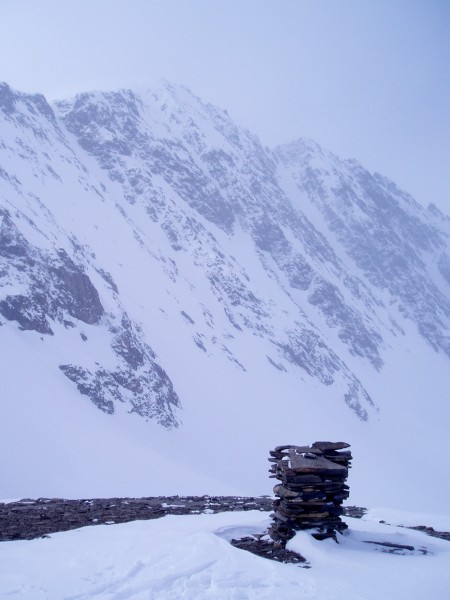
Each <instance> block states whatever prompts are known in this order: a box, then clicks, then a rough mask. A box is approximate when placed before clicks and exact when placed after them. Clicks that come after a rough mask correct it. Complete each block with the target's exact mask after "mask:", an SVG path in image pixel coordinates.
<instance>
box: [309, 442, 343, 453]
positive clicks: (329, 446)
mask: <svg viewBox="0 0 450 600" xmlns="http://www.w3.org/2000/svg"><path fill="white" fill-rule="evenodd" d="M312 447H313V448H317V449H318V450H322V452H323V451H326V450H343V449H344V448H350V444H347V442H314V444H313V445H312Z"/></svg>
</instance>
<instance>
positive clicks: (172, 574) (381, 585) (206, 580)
mask: <svg viewBox="0 0 450 600" xmlns="http://www.w3.org/2000/svg"><path fill="white" fill-rule="evenodd" d="M381 519H384V520H386V521H389V522H391V523H394V522H395V523H398V524H404V525H418V524H426V525H429V526H433V527H435V529H441V530H444V529H445V530H447V531H448V530H449V529H450V517H442V518H438V517H426V516H423V515H408V514H407V513H400V512H395V513H394V512H392V511H391V512H388V511H370V512H369V513H368V515H366V516H365V518H364V519H352V518H348V519H346V521H347V523H348V525H349V531H348V532H347V533H346V534H345V535H344V536H339V541H340V543H339V544H336V543H335V542H333V541H332V540H327V541H323V542H318V541H316V540H314V539H313V538H311V536H310V535H309V534H308V533H306V532H302V533H300V534H298V535H297V536H296V537H295V538H294V539H293V540H291V542H290V544H289V546H288V547H290V548H291V549H293V550H297V551H298V552H300V553H301V554H302V555H303V556H304V557H305V558H306V559H307V560H308V566H309V567H310V568H304V566H299V565H289V564H280V563H276V562H274V561H270V560H267V559H264V558H260V557H258V556H255V555H253V554H250V553H248V552H245V551H243V550H238V549H237V548H234V547H233V546H231V545H230V544H229V543H228V540H230V539H231V538H239V537H243V536H245V535H251V534H252V533H261V532H263V531H264V530H265V529H267V526H268V524H269V519H268V518H267V515H266V514H264V513H261V512H259V511H252V512H229V513H220V514H199V515H189V516H167V517H164V518H161V519H156V520H152V521H135V522H132V523H124V524H120V525H101V526H96V527H84V528H81V529H77V530H73V531H69V532H65V533H57V534H52V535H51V536H50V537H49V538H42V539H36V540H32V541H17V542H4V543H2V544H0V598H2V599H3V598H4V599H6V598H8V599H11V598H20V599H21V600H28V599H29V600H44V599H45V600H88V599H99V600H100V599H101V600H119V599H120V600H125V599H133V600H144V599H145V600H156V599H167V600H169V599H174V600H175V599H176V600H181V599H190V600H200V599H209V598H214V599H218V600H222V599H223V600H225V599H226V600H234V599H238V598H239V599H253V598H254V599H258V600H259V599H264V598H266V599H270V600H275V599H280V600H290V599H291V598H292V599H296V600H298V599H301V598H308V599H312V598H314V599H320V600H344V599H345V600H372V599H373V600H380V599H385V600H390V599H395V600H403V599H405V600H406V599H408V600H414V599H423V598H433V600H444V599H447V598H448V597H449V592H450V572H449V568H448V567H449V565H450V543H449V542H447V541H444V540H440V539H436V538H432V537H429V536H427V535H426V534H424V533H421V532H418V531H413V530H410V529H405V528H402V527H398V526H393V525H387V524H382V523H379V521H380V520H381ZM364 540H371V541H378V542H390V543H394V544H401V545H403V546H414V551H412V550H405V551H404V552H405V553H404V554H401V555H396V554H390V553H387V552H385V551H382V547H381V546H377V545H374V544H367V543H365V542H364Z"/></svg>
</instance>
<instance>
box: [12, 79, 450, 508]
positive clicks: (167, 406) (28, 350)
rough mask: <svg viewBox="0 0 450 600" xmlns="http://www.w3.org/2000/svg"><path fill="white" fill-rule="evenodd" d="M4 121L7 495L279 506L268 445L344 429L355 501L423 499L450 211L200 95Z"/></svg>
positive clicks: (90, 96)
mask: <svg viewBox="0 0 450 600" xmlns="http://www.w3.org/2000/svg"><path fill="white" fill-rule="evenodd" d="M0 109H1V110H0V118H1V125H0V202H1V207H0V210H1V225H0V261H1V262H0V265H1V267H0V268H1V271H0V272H1V279H0V286H1V287H0V325H1V327H0V344H1V346H0V347H1V352H2V361H1V363H2V380H3V382H4V400H3V401H2V410H1V413H2V420H3V419H5V421H4V422H5V423H8V425H7V427H6V429H7V431H6V433H5V435H4V437H3V442H4V444H5V450H2V453H1V454H2V460H3V459H6V460H5V465H4V467H2V468H3V470H4V473H5V474H6V475H5V478H4V480H3V484H2V485H3V486H4V488H3V489H1V488H0V496H3V497H5V496H6V497H7V496H9V497H11V496H20V495H83V494H84V495H95V494H97V495H107V494H112V493H125V494H128V495H133V494H151V493H168V492H172V493H177V492H178V493H189V492H191V493H202V492H204V491H216V490H219V489H220V491H224V490H226V491H229V490H230V489H232V488H233V489H234V490H236V491H238V492H239V493H245V492H249V493H270V484H269V482H268V480H267V474H266V469H265V459H266V454H267V452H268V450H269V449H270V448H271V447H272V446H274V445H278V444H283V443H294V444H297V443H299V444H303V443H310V442H312V441H314V440H315V439H320V438H324V437H326V438H329V439H336V438H346V439H347V438H348V441H350V442H352V443H353V444H354V445H356V449H354V454H355V457H356V461H355V462H357V457H358V453H359V455H360V458H361V462H360V466H359V467H357V465H356V464H355V471H358V469H359V471H358V477H357V478H356V489H357V490H358V493H361V498H362V497H363V495H364V493H365V492H366V491H368V490H371V491H373V490H378V492H379V497H380V499H382V498H383V493H382V492H381V491H380V486H379V478H380V477H381V476H383V477H385V478H386V484H387V486H386V487H387V488H391V487H392V486H394V488H395V483H396V482H397V483H398V486H397V487H402V492H401V493H400V494H399V496H398V497H401V498H404V497H405V495H409V496H412V495H414V497H415V498H416V499H417V502H419V503H420V502H422V500H423V498H426V496H427V493H426V491H425V488H426V486H427V485H428V484H429V483H430V485H431V483H432V482H433V481H435V478H436V473H439V472H442V470H443V469H444V468H445V463H446V461H448V458H446V456H447V454H448V453H446V452H445V450H444V449H445V448H446V445H445V444H446V431H445V429H446V427H445V423H446V422H447V423H448V420H447V419H448V417H449V416H450V415H449V407H448V402H446V400H447V398H446V396H447V395H448V389H449V384H450V369H449V368H448V367H449V358H450V293H449V292H450V249H449V240H450V219H449V218H448V217H446V216H445V215H443V214H442V213H440V212H439V211H438V210H437V209H435V208H434V207H430V208H429V209H424V208H422V207H421V206H419V205H418V204H417V203H416V202H415V201H414V200H413V199H412V198H411V197H410V196H409V195H408V194H406V193H404V192H402V191H401V190H399V189H398V188H397V187H396V186H395V184H394V183H392V182H391V181H389V180H387V179H385V178H384V177H382V176H381V175H379V174H371V173H369V172H368V171H366V170H365V169H364V168H363V167H362V166H361V165H360V164H359V163H357V162H356V161H354V160H340V159H339V158H338V157H336V156H334V155H333V154H331V153H328V152H326V151H324V150H322V149H321V148H320V147H319V146H318V145H317V144H316V143H314V142H311V141H306V140H299V141H297V142H293V143H292V144H288V145H286V146H281V147H278V148H276V149H274V150H269V149H267V148H263V147H262V145H261V144H260V142H259V140H258V138H257V137H255V136H254V135H252V134H251V133H250V132H248V131H246V130H243V129H241V128H239V127H237V126H236V125H235V124H234V123H233V121H232V120H231V118H230V117H229V115H228V114H227V113H226V111H222V110H219V109H217V108H215V107H213V106H211V105H209V104H204V103H203V102H202V101H201V100H200V99H198V98H197V97H195V96H194V95H192V93H191V92H189V91H188V90H186V89H185V88H182V87H174V86H171V85H169V84H161V85H160V86H159V87H155V88H154V89H151V90H146V91H143V92H142V93H139V94H137V93H135V92H133V91H131V90H120V91H116V92H96V93H82V94H79V95H78V96H76V97H75V98H72V99H69V100H63V101H59V102H56V103H54V104H53V105H50V104H49V103H48V102H47V100H46V99H45V98H44V97H43V96H42V95H40V94H37V95H30V94H23V93H19V92H16V91H13V90H12V89H11V88H10V87H8V86H7V85H6V84H2V85H1V86H0ZM98 409H99V410H98ZM161 426H162V427H161ZM419 443H420V444H421V446H420V447H419ZM424 445H426V452H428V451H429V447H430V446H431V445H433V448H434V449H435V451H436V453H437V455H438V456H439V458H433V461H430V460H429V458H427V456H426V453H424V448H423V446H424ZM433 454H434V453H433ZM239 461H240V462H239ZM431 462H432V464H430V463H431ZM435 463H436V464H435ZM447 464H448V463H447ZM399 470H400V471H401V472H402V473H403V474H404V475H402V477H400V479H399V477H398V472H399ZM416 472H420V473H421V480H420V481H417V480H416V477H415V473H416ZM399 482H401V483H399ZM350 484H351V485H352V482H350ZM177 485H178V486H179V487H178V488H177ZM436 485H437V489H439V490H441V493H439V494H438V498H437V499H436V500H432V499H430V503H431V504H433V502H434V505H435V506H436V507H439V506H441V503H442V502H443V497H442V494H444V495H445V493H448V488H446V487H445V486H446V484H441V483H436ZM196 486H197V487H196ZM198 486H203V489H201V490H200V489H198ZM264 486H265V487H264ZM131 488H132V489H131ZM206 488H207V489H206ZM212 488H214V489H212ZM387 496H388V497H390V496H392V497H393V492H389V491H387ZM447 500H448V498H447Z"/></svg>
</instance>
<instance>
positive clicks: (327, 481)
mask: <svg viewBox="0 0 450 600" xmlns="http://www.w3.org/2000/svg"><path fill="white" fill-rule="evenodd" d="M349 446H350V444H347V443H345V442H314V444H312V446H278V447H277V448H275V450H271V452H270V455H271V458H269V460H270V461H271V462H273V464H272V467H271V473H272V475H271V477H276V478H277V479H279V480H280V481H281V482H282V483H280V484H278V485H276V486H275V488H274V492H275V495H276V496H278V499H277V500H275V502H274V505H273V507H274V510H275V512H274V514H273V518H274V523H273V524H272V526H271V528H270V530H269V532H270V536H271V537H272V539H273V540H274V541H275V542H280V543H282V544H285V543H286V542H287V541H288V540H289V539H291V538H292V537H293V536H294V535H295V532H296V531H299V530H301V529H314V530H315V532H314V533H313V536H314V537H315V538H316V539H319V540H323V539H326V538H329V537H332V538H335V535H336V531H345V529H347V525H346V524H345V523H344V522H343V521H342V519H341V515H342V514H343V512H344V509H343V507H342V502H343V500H345V499H347V498H348V496H349V491H348V490H349V487H348V485H346V484H345V481H346V479H347V475H348V469H349V466H350V461H351V459H352V455H351V453H350V451H343V452H342V450H343V449H344V448H348V447H349Z"/></svg>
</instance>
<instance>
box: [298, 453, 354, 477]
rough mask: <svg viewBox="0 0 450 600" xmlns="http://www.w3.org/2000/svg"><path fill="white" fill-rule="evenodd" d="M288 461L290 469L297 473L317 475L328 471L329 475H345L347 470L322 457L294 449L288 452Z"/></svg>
mask: <svg viewBox="0 0 450 600" xmlns="http://www.w3.org/2000/svg"><path fill="white" fill-rule="evenodd" d="M289 460H290V463H291V469H292V470H293V471H295V472H299V473H318V472H323V471H328V472H329V473H330V475H331V474H336V475H338V474H339V475H341V474H342V476H343V477H345V476H346V474H347V469H346V468H345V467H343V466H342V465H338V464H336V463H335V462H332V461H331V460H328V459H327V458H325V457H324V456H321V455H318V454H314V453H312V452H300V453H299V452H297V451H296V450H295V449H294V448H292V449H291V450H290V451H289Z"/></svg>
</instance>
